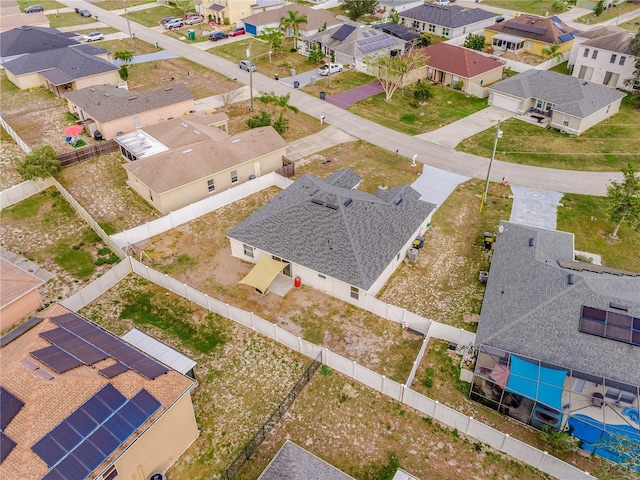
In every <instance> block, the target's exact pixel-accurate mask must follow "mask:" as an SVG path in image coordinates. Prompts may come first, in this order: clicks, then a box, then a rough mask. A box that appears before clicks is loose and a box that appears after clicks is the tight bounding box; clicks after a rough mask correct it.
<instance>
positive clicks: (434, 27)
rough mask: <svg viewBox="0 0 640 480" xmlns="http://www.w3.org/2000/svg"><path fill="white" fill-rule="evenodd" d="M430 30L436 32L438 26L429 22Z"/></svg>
mask: <svg viewBox="0 0 640 480" xmlns="http://www.w3.org/2000/svg"><path fill="white" fill-rule="evenodd" d="M429 31H430V32H431V33H433V32H435V31H436V26H435V25H432V24H429Z"/></svg>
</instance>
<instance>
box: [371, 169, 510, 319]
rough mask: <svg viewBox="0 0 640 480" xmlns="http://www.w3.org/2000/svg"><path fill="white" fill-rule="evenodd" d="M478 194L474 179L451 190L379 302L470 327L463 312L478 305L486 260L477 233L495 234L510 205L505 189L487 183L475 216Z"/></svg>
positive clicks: (476, 309)
mask: <svg viewBox="0 0 640 480" xmlns="http://www.w3.org/2000/svg"><path fill="white" fill-rule="evenodd" d="M483 190H484V182H483V181H481V180H477V179H472V180H469V181H467V182H465V183H463V184H461V185H459V186H458V188H456V190H455V191H454V192H453V193H452V194H451V195H450V196H449V198H447V200H446V201H445V202H444V203H443V204H442V205H441V206H440V207H439V208H438V210H437V211H436V213H435V214H434V215H433V221H432V224H431V228H429V230H427V232H426V234H425V246H424V248H423V249H422V250H420V253H419V255H418V260H417V261H416V262H414V263H404V264H403V265H401V266H400V267H399V268H398V269H397V270H396V272H395V273H394V274H393V276H392V277H391V279H389V281H388V282H387V284H386V285H385V287H384V289H383V290H382V291H381V293H380V294H379V295H378V298H380V300H383V301H385V302H388V303H391V304H393V305H398V306H400V307H404V308H406V309H407V310H410V311H412V312H415V313H417V314H419V315H422V316H423V317H426V318H431V319H433V320H437V321H438V322H442V323H446V324H448V325H452V326H454V327H459V328H464V329H466V330H472V331H473V330H475V329H476V326H477V325H476V324H475V323H471V322H469V321H466V320H467V319H465V314H479V313H480V308H481V307H482V299H483V297H484V284H483V283H480V282H479V281H478V276H479V274H480V271H482V270H484V271H488V270H489V265H490V262H491V251H490V250H485V248H484V242H483V240H484V235H483V234H484V232H494V233H495V232H496V231H497V228H498V224H499V223H500V220H509V217H510V215H511V204H512V200H511V199H510V198H508V196H509V195H510V194H511V191H510V189H509V188H508V187H504V186H503V185H502V184H499V183H491V184H490V185H489V195H488V198H489V202H488V204H487V206H485V208H483V210H482V213H480V198H481V196H482V192H483Z"/></svg>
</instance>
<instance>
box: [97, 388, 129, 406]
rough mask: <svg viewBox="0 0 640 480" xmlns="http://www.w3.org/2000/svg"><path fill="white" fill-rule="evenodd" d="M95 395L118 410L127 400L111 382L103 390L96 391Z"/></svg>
mask: <svg viewBox="0 0 640 480" xmlns="http://www.w3.org/2000/svg"><path fill="white" fill-rule="evenodd" d="M95 397H96V398H98V399H100V401H101V402H102V403H104V404H105V405H106V406H107V407H109V408H110V409H111V410H112V411H116V410H117V409H118V408H120V407H121V406H122V405H124V403H125V402H126V401H127V398H126V397H125V396H124V395H123V394H122V393H120V392H119V391H118V390H117V389H116V387H114V386H113V385H111V384H110V383H107V384H106V385H105V386H104V387H103V388H102V390H100V391H99V392H98V393H96V394H95Z"/></svg>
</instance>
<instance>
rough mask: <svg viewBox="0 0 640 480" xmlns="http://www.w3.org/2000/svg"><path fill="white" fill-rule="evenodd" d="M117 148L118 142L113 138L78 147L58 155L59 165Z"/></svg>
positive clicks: (72, 162)
mask: <svg viewBox="0 0 640 480" xmlns="http://www.w3.org/2000/svg"><path fill="white" fill-rule="evenodd" d="M117 149H118V144H117V143H116V142H115V140H107V141H106V142H102V143H98V144H97V145H87V146H86V147H82V148H78V149H77V150H74V151H73V152H69V153H63V154H62V155H58V160H60V165H62V166H63V167H67V166H69V165H73V164H74V163H78V162H82V161H84V160H89V159H90V158H93V157H97V156H98V155H104V154H106V153H111V152H115V151H116V150H117Z"/></svg>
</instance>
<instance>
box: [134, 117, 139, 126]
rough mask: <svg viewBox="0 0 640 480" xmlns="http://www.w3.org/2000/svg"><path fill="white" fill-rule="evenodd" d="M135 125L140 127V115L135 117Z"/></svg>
mask: <svg viewBox="0 0 640 480" xmlns="http://www.w3.org/2000/svg"><path fill="white" fill-rule="evenodd" d="M133 126H134V127H136V128H140V117H133Z"/></svg>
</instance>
